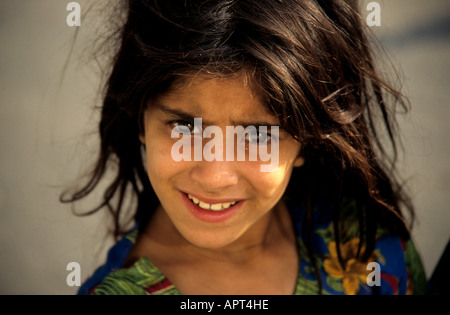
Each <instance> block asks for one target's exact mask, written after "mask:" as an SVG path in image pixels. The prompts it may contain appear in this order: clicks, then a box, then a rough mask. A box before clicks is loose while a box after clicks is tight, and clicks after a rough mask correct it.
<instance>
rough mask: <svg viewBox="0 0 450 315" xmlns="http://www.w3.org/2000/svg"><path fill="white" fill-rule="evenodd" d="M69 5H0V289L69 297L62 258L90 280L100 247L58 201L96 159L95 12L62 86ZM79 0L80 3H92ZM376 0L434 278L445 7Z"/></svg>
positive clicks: (440, 195)
mask: <svg viewBox="0 0 450 315" xmlns="http://www.w3.org/2000/svg"><path fill="white" fill-rule="evenodd" d="M69 2H70V1H62V0H39V1H33V0H2V1H0V47H1V48H0V253H1V259H0V294H72V293H74V292H76V288H72V287H68V286H67V284H66V276H67V274H68V271H66V265H67V264H68V263H69V262H72V261H75V262H78V263H80V265H81V268H82V277H83V278H85V277H87V276H88V275H89V274H90V273H91V272H92V270H93V269H94V267H96V266H97V264H99V263H100V262H101V261H102V260H103V259H104V255H105V251H104V250H101V249H100V248H101V245H102V244H101V240H103V238H104V235H105V229H104V228H103V227H102V226H103V224H102V223H104V222H105V221H106V219H105V217H104V216H103V215H101V214H100V215H95V216H92V217H88V218H78V217H75V216H74V215H73V214H72V213H71V210H70V206H68V205H63V204H60V203H59V201H58V198H59V194H60V192H61V191H62V189H63V188H64V185H66V184H68V183H70V182H72V181H73V180H74V179H76V175H77V174H80V173H81V171H82V170H83V169H84V167H86V165H89V162H90V161H92V160H93V159H94V158H95V156H96V155H95V148H96V146H95V145H96V141H97V139H96V137H95V131H96V121H97V119H98V113H97V112H96V111H95V110H93V108H94V106H95V105H98V98H96V95H97V92H98V86H99V77H98V73H96V71H95V68H93V67H92V65H86V64H85V61H86V60H88V58H89V54H88V53H87V52H89V48H90V47H92V46H91V42H90V41H91V40H93V39H95V38H93V36H95V35H94V29H95V28H94V27H93V24H95V23H98V20H96V19H87V20H83V21H82V23H83V24H82V26H81V27H80V28H79V32H80V34H79V40H78V41H77V42H76V46H75V49H74V51H73V52H74V55H73V58H72V59H71V63H70V64H69V67H68V68H67V70H66V72H65V76H64V80H63V82H62V84H61V85H60V82H61V81H60V78H61V75H62V72H63V67H64V63H65V61H66V58H67V56H68V55H69V51H70V48H71V43H72V40H73V36H74V31H75V30H74V28H70V27H68V26H67V24H66V16H67V14H68V12H67V11H66V5H67V3H69ZM78 2H79V3H80V4H81V6H82V7H83V9H84V8H86V7H87V3H88V2H89V1H78ZM366 2H368V1H366ZM378 2H379V3H380V4H381V9H382V15H381V18H382V26H381V27H380V28H378V29H377V32H378V33H379V35H380V36H381V38H382V39H384V40H385V42H386V45H387V48H388V49H389V50H390V52H391V53H393V54H394V55H395V56H396V58H397V59H398V61H399V62H400V64H401V66H402V67H403V70H404V74H405V88H406V90H405V92H406V93H407V94H408V95H409V96H410V99H411V104H412V108H413V110H412V114H411V116H409V117H408V118H407V119H404V120H402V126H403V130H404V132H405V144H406V150H407V152H408V154H406V155H405V156H404V157H403V158H402V171H403V174H404V177H407V178H408V179H409V180H410V189H411V191H412V193H413V196H414V202H415V205H416V207H417V219H418V224H417V225H416V229H415V230H414V237H415V239H416V243H417V246H418V248H419V250H420V251H421V252H422V255H423V260H424V264H425V268H426V272H427V274H428V276H430V275H431V272H432V270H433V268H434V267H435V265H436V263H437V261H438V259H439V256H440V254H441V252H442V250H443V249H444V247H445V245H446V243H447V241H448V239H449V236H450V233H449V231H450V223H449V219H450V218H449V204H450V200H449V199H450V198H449V195H450V194H449V187H450V167H449V163H448V161H449V148H450V147H449V141H448V138H447V137H448V136H449V128H450V127H449V124H448V119H449V118H450V112H449V110H450V109H449V108H450V107H449V104H448V97H449V88H450V85H449V83H450V82H449V73H450V61H449V56H450V40H449V39H450V38H449V15H450V4H449V1H448V0H430V1H420V0H395V1H392V0H391V1H378ZM444 18H445V19H446V21H447V22H446V24H445V25H444V24H443V23H442V21H443V19H444ZM439 23H440V24H439Z"/></svg>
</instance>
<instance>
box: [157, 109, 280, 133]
mask: <svg viewBox="0 0 450 315" xmlns="http://www.w3.org/2000/svg"><path fill="white" fill-rule="evenodd" d="M154 106H156V107H157V108H158V109H159V110H161V111H162V112H164V113H165V114H167V115H169V116H172V117H174V118H177V119H180V120H186V121H194V118H202V117H201V115H192V114H190V113H188V112H186V111H184V110H182V109H180V108H170V107H167V106H166V105H164V104H162V103H161V102H155V104H154ZM232 123H233V125H235V126H242V127H244V128H246V127H249V126H255V127H258V128H259V127H261V126H267V127H270V126H276V125H274V124H273V123H270V122H268V121H264V120H256V121H232ZM202 124H203V125H206V126H212V125H214V124H213V123H212V122H210V121H208V120H204V119H203V118H202ZM280 131H281V127H280Z"/></svg>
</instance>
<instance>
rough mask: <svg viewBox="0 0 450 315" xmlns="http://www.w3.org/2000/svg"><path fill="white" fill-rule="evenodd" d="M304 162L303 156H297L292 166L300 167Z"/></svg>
mask: <svg viewBox="0 0 450 315" xmlns="http://www.w3.org/2000/svg"><path fill="white" fill-rule="evenodd" d="M303 164H305V159H304V158H303V156H297V157H296V158H295V160H294V167H300V166H302V165H303Z"/></svg>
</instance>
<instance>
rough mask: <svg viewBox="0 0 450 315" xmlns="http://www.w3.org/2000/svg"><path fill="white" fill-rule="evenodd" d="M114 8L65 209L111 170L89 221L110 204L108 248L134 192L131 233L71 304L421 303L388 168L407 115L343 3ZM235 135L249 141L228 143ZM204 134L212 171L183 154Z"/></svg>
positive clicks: (415, 261)
mask: <svg viewBox="0 0 450 315" xmlns="http://www.w3.org/2000/svg"><path fill="white" fill-rule="evenodd" d="M123 10H125V11H124V12H126V22H125V24H124V25H123V27H122V28H121V30H120V33H118V34H120V41H119V44H120V48H119V49H118V51H117V54H116V55H115V58H114V63H113V68H112V72H111V75H110V77H109V80H108V82H107V86H106V94H105V97H104V102H103V107H102V115H101V122H100V137H101V150H100V156H99V159H98V161H97V162H96V167H95V169H94V172H93V174H92V175H91V179H90V181H89V182H88V183H87V184H86V185H85V186H84V188H83V189H81V190H80V191H78V192H77V193H75V194H73V195H72V196H71V197H70V198H68V199H66V200H65V201H70V202H73V201H77V200H80V199H82V198H84V197H85V196H87V195H88V194H90V193H91V192H92V191H93V190H94V188H96V186H97V185H98V184H99V182H100V181H101V180H102V179H103V177H104V175H105V174H106V172H107V171H110V169H112V170H113V171H114V172H115V174H116V175H115V178H114V180H113V181H112V182H111V183H110V185H109V186H108V187H107V189H106V191H105V192H104V200H103V201H102V202H101V204H100V205H99V206H98V207H97V208H96V209H94V210H93V211H92V212H94V211H96V210H99V209H101V208H107V209H108V210H109V211H110V212H111V213H112V214H113V216H114V218H115V236H116V237H117V238H119V236H122V234H123V232H124V231H123V224H124V222H122V220H121V218H123V216H124V215H123V211H125V210H126V209H124V208H125V205H124V200H127V198H130V197H133V196H134V197H135V200H136V201H137V202H136V203H135V204H136V206H135V208H134V209H133V212H134V213H135V215H134V218H135V223H136V225H135V228H134V229H132V230H131V231H128V232H127V233H126V235H125V236H123V237H122V238H121V240H120V241H118V242H117V243H116V244H115V245H114V246H113V247H112V248H111V249H110V251H109V255H108V258H107V261H106V263H105V264H104V265H103V266H101V267H99V268H98V269H97V271H96V272H95V273H94V274H93V275H92V276H91V277H90V278H89V279H88V280H87V281H86V283H84V285H83V286H82V287H81V289H80V291H79V293H80V294H214V295H217V294H233V295H234V294H269V295H272V294H283V295H288V294H412V293H415V294H422V293H425V292H426V280H425V276H424V272H423V269H422V265H421V261H420V258H419V255H418V254H417V252H416V250H415V248H414V245H413V243H412V241H411V238H410V230H409V228H408V225H407V224H406V220H405V219H404V218H405V217H404V215H403V214H402V211H404V210H406V211H408V212H409V217H411V218H412V214H413V210H412V207H411V205H410V203H409V202H408V198H407V197H406V196H405V194H404V193H403V192H402V189H401V187H400V185H399V184H398V182H397V181H396V180H395V178H394V177H393V171H394V170H395V169H394V166H395V163H394V162H395V158H393V159H390V158H389V155H388V154H387V152H388V151H393V152H394V157H395V153H396V141H395V136H396V131H395V120H394V117H393V116H392V113H394V112H395V111H396V106H397V105H400V106H402V107H405V102H404V100H403V98H402V96H401V94H400V93H399V92H397V91H396V90H395V89H393V88H392V87H391V86H389V85H388V84H387V83H385V82H384V81H383V80H382V79H381V78H380V76H379V74H378V72H377V71H376V69H375V66H374V60H373V58H372V52H371V47H370V46H369V42H368V39H367V37H366V35H365V27H366V26H365V25H364V23H363V22H362V20H361V17H360V15H359V14H358V11H357V7H356V1H352V0H346V1H344V0H341V1H337V0H336V1H322V0H279V1H277V0H245V1H239V0H207V1H205V0H201V1H196V0H191V1H176V0H128V1H126V3H124V6H123ZM121 13H123V12H119V15H120V14H121ZM199 119H201V122H202V124H201V125H199V124H198V123H197V122H198V121H199ZM237 126H243V127H249V126H250V127H251V126H254V127H255V128H256V130H257V132H256V133H255V132H246V133H244V134H232V135H231V137H230V134H229V133H227V130H228V129H227V128H230V127H233V128H235V127H237ZM261 126H266V127H267V128H261ZM209 127H211V128H213V130H214V131H215V132H214V133H215V136H214V137H212V136H211V134H210V135H209V136H208V135H207V134H206V132H205V131H206V130H207V129H208V128H209ZM272 127H278V128H272ZM246 130H247V129H246ZM274 130H275V131H276V132H275V131H274ZM220 132H221V133H220ZM219 134H220V135H221V136H220V137H219ZM227 136H228V137H227ZM235 136H236V137H235ZM382 137H385V138H386V139H387V140H388V141H387V143H388V144H389V145H388V147H387V148H386V147H385V146H383V144H386V143H382V142H385V141H382ZM212 138H214V144H215V145H214V148H211V147H209V152H210V153H211V154H212V155H213V158H212V159H211V158H206V157H205V156H202V157H201V158H198V156H197V157H196V156H194V155H195V152H198V145H199V143H200V153H202V152H203V153H205V152H208V150H206V147H207V146H208V142H209V141H211V139H212ZM191 140H192V141H191ZM234 140H236V141H234ZM230 141H231V143H232V145H230V146H229V143H230ZM234 142H236V143H234ZM195 143H196V144H195ZM210 144H211V143H210ZM239 146H241V147H240V148H241V151H242V152H244V154H243V156H244V158H241V159H239V158H238V154H239V152H241V151H239ZM263 147H264V149H265V150H267V152H271V153H273V154H274V155H273V156H272V157H273V158H275V154H276V157H277V158H278V160H277V163H276V165H275V167H274V168H273V169H271V170H270V171H262V170H263V166H267V165H268V164H269V163H271V162H270V161H268V160H267V159H263V158H262V156H261V154H260V153H261V151H257V152H259V154H258V156H257V158H256V159H252V158H250V152H251V150H252V149H255V148H256V149H258V150H259V149H262V148H263ZM202 148H203V151H202ZM191 149H192V150H191ZM233 149H236V150H233ZM196 150H197V151H196ZM242 152H241V153H242ZM225 157H228V158H227V159H226V158H225ZM229 157H231V159H230V158H229ZM233 157H234V159H233ZM272 162H273V161H272ZM112 163H114V164H115V168H114V167H112Z"/></svg>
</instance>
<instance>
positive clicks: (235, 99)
mask: <svg viewBox="0 0 450 315" xmlns="http://www.w3.org/2000/svg"><path fill="white" fill-rule="evenodd" d="M154 104H162V105H163V106H164V107H165V108H170V109H182V110H183V111H184V112H187V113H189V114H191V115H192V116H193V117H201V118H202V119H203V120H204V121H208V122H209V123H211V124H214V125H215V126H219V127H220V128H221V129H222V132H223V134H224V135H225V134H226V132H225V130H226V129H225V128H226V126H235V125H236V124H235V122H236V121H239V122H242V121H244V122H247V123H249V124H251V123H252V122H254V121H268V122H270V123H271V124H272V125H275V126H276V125H278V120H277V118H276V117H274V116H272V115H270V114H269V113H267V112H266V111H265V109H264V107H263V105H262V104H261V101H260V100H259V98H258V97H257V96H256V95H255V94H254V93H253V92H252V89H251V88H250V86H249V85H248V84H247V83H246V81H245V80H244V78H243V77H242V76H239V75H236V76H234V77H227V78H209V77H205V76H200V75H198V76H193V77H191V78H190V79H189V80H186V81H184V82H183V84H179V85H177V86H176V88H173V89H171V90H169V91H168V92H166V93H165V94H163V95H160V96H158V98H157V99H155V100H153V104H152V103H150V104H149V108H148V110H147V111H146V113H145V118H144V127H145V133H144V134H143V135H142V136H141V141H142V142H143V143H144V144H145V147H146V166H147V170H148V176H149V179H150V182H151V184H152V187H153V189H154V190H155V193H156V194H157V196H158V198H159V200H160V202H161V205H160V207H158V208H157V210H156V212H155V214H154V215H153V216H152V219H151V220H150V222H149V224H148V226H147V228H146V230H145V232H144V233H143V234H142V236H141V237H140V238H139V239H138V241H137V243H136V246H135V248H134V250H133V252H132V256H133V257H140V256H146V257H148V258H149V259H150V261H152V263H153V264H154V265H155V266H157V267H158V269H160V270H161V272H163V273H164V274H165V275H166V276H167V277H168V278H169V279H170V281H171V282H172V283H173V284H174V285H175V286H176V287H177V288H178V289H179V290H180V291H181V292H182V293H184V294H292V293H293V290H294V288H295V284H296V281H297V274H298V254H297V250H296V239H295V234H294V231H293V227H292V222H291V218H290V215H289V213H288V211H287V208H286V207H285V205H284V204H283V203H282V202H281V201H280V199H281V197H282V196H283V193H284V191H285V189H286V186H287V184H288V181H289V178H290V176H291V173H292V169H293V167H298V166H301V165H303V163H304V160H303V158H302V157H299V156H298V153H299V151H300V144H299V143H298V142H297V141H296V140H294V139H293V138H292V137H291V136H290V135H288V134H287V133H286V132H284V131H282V130H280V140H279V166H278V168H277V169H276V170H275V171H272V172H266V173H264V172H261V171H260V169H261V168H260V166H261V164H262V163H267V162H262V161H259V160H258V161H248V160H246V161H236V160H235V161H226V160H225V153H224V161H212V162H207V161H204V160H203V161H180V162H175V161H174V160H173V159H172V158H171V154H170V152H171V148H172V146H173V144H174V143H175V142H176V141H177V140H178V139H172V138H171V131H172V129H173V128H174V124H173V123H170V121H171V120H173V118H174V117H172V116H171V115H169V114H167V112H165V111H163V110H161V109H160V107H159V106H154ZM203 127H204V128H205V127H206V126H205V125H204V126H203ZM203 141H204V143H205V141H206V140H205V139H204V140H203ZM225 141H226V140H225V139H224V147H225ZM224 151H225V150H224ZM180 191H183V192H192V193H195V194H197V195H198V196H202V197H205V198H212V199H222V198H231V199H236V200H241V202H244V203H243V204H242V207H241V208H240V209H239V211H238V212H236V213H235V214H234V215H233V216H231V217H230V218H228V219H227V220H225V221H223V222H214V223H210V222H204V221H201V220H199V219H198V218H196V217H195V216H194V215H193V214H192V213H190V212H189V211H188V210H187V208H186V206H185V205H184V203H183V202H182V199H181V197H180ZM186 270H189V272H186ZM236 279H240V282H239V285H238V286H237V285H236Z"/></svg>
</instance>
